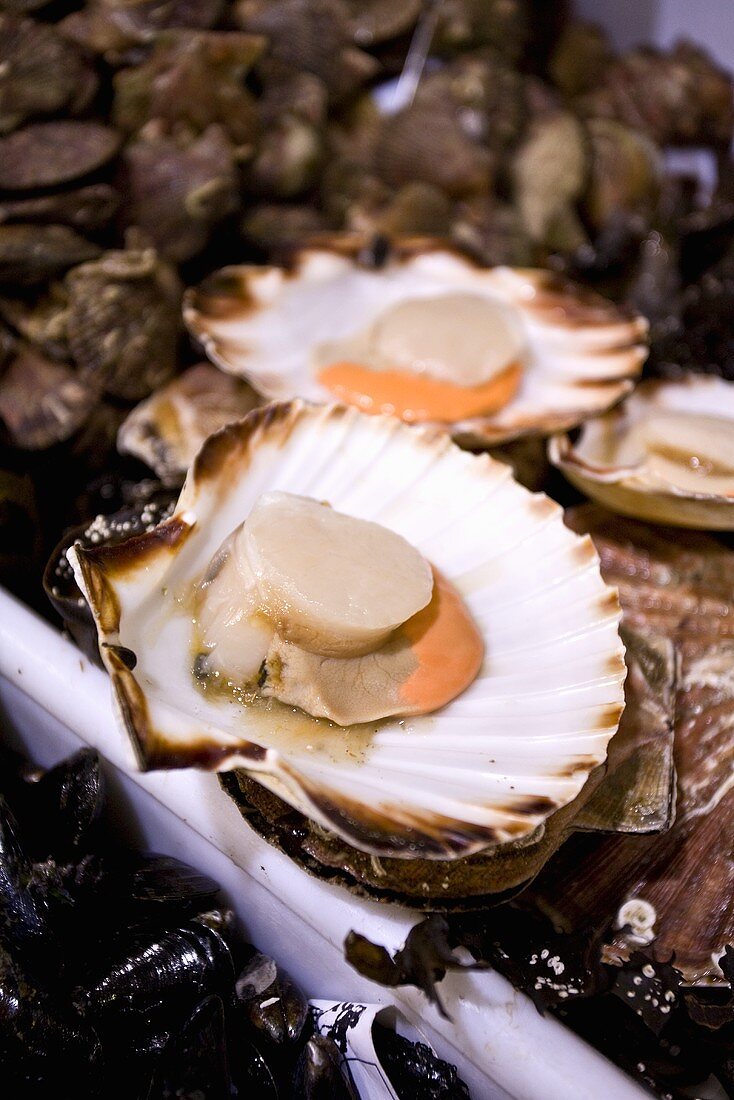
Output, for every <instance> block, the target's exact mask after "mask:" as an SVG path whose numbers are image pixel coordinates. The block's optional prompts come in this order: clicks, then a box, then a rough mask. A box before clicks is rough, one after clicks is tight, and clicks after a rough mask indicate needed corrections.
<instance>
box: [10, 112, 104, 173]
mask: <svg viewBox="0 0 734 1100" xmlns="http://www.w3.org/2000/svg"><path fill="white" fill-rule="evenodd" d="M119 146H120V135H119V134H118V133H116V132H115V130H112V129H110V127H108V126H102V125H101V124H100V123H99V122H72V121H68V120H66V121H59V122H37V123H35V124H33V125H31V126H26V127H25V128H24V129H22V130H16V131H15V133H13V134H9V135H8V136H7V137H4V138H2V139H0V187H2V188H5V189H6V190H8V191H25V190H30V189H31V188H34V187H55V186H58V185H59V184H62V183H68V182H69V181H70V180H75V179H79V178H80V177H81V176H86V175H89V174H90V173H91V172H94V171H96V170H97V168H101V166H102V165H103V164H106V163H107V161H109V160H111V159H112V157H114V155H115V153H116V152H117V150H118V148H119Z"/></svg>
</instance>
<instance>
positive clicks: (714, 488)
mask: <svg viewBox="0 0 734 1100" xmlns="http://www.w3.org/2000/svg"><path fill="white" fill-rule="evenodd" d="M549 454H550V458H551V461H552V462H554V463H555V464H556V466H558V467H559V468H560V469H561V470H563V472H564V474H565V475H566V477H567V478H568V479H569V481H571V482H572V483H573V484H574V485H575V486H577V488H579V489H581V491H582V492H584V493H586V495H587V496H589V497H591V498H592V499H593V500H597V501H599V503H600V504H604V505H606V507H608V508H613V509H614V510H615V511H618V512H623V513H625V514H626V515H630V516H636V517H638V518H639V519H648V520H652V521H653V522H654V523H672V524H676V525H678V526H680V527H698V528H702V529H704V530H723V531H731V530H734V384H733V383H731V382H725V381H723V379H721V378H701V377H697V376H695V375H693V376H689V377H687V378H685V379H682V380H680V381H670V382H665V381H660V380H649V381H646V382H642V383H640V385H639V386H638V387H637V389H636V390H635V392H634V393H633V394H632V395H631V397H630V398H629V399H628V400H627V401H625V403H624V405H622V406H621V407H620V408H618V409H614V410H612V411H611V412H610V413H607V414H606V416H602V417H599V418H598V419H597V420H593V421H589V422H587V423H586V424H585V425H584V426H583V428H582V429H581V433H580V435H579V438H578V439H577V440H576V442H575V443H574V442H572V441H571V439H570V437H569V436H568V435H563V436H556V437H554V438H553V439H552V440H551V441H550V444H549Z"/></svg>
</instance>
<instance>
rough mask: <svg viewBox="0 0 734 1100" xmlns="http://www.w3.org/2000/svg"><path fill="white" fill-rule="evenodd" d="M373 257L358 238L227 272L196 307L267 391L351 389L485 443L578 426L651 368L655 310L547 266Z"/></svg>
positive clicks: (206, 286) (206, 328) (431, 255)
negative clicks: (615, 298) (604, 294)
mask: <svg viewBox="0 0 734 1100" xmlns="http://www.w3.org/2000/svg"><path fill="white" fill-rule="evenodd" d="M368 253H369V250H367V253H365V251H364V250H363V249H362V250H360V247H359V244H358V242H351V243H350V242H349V240H348V239H347V240H346V241H338V242H335V243H334V244H333V246H332V247H329V246H328V242H327V243H325V244H322V245H318V246H314V247H313V248H311V249H305V250H303V251H301V252H299V253H298V254H297V255H296V256H295V257H294V258H293V259H292V261H291V262H290V263H289V265H288V266H287V267H286V266H280V267H278V266H270V267H263V266H254V265H252V266H242V267H232V268H225V269H224V270H223V271H221V272H219V273H217V274H215V275H212V276H210V277H209V278H208V279H207V280H206V281H205V282H204V283H203V284H202V285H201V286H200V287H199V288H198V289H197V290H195V291H192V292H189V294H188V296H187V302H186V305H185V308H184V316H185V318H186V321H187V324H188V326H189V329H190V331H191V333H192V334H193V335H194V336H195V337H196V338H197V339H198V340H199V341H200V342H201V343H202V345H203V346H204V348H205V350H206V351H207V354H208V355H209V356H210V357H211V358H212V359H213V360H214V362H216V363H217V364H218V365H219V366H220V367H222V369H223V370H226V371H230V372H232V373H234V374H239V375H241V376H243V377H245V378H246V379H247V380H248V381H249V382H250V383H251V384H252V385H253V386H254V388H255V389H256V390H257V391H258V392H259V393H261V394H262V395H263V396H264V397H265V398H267V399H268V400H290V399H291V398H294V397H303V398H305V399H307V400H312V401H320V402H324V401H326V400H330V399H333V398H334V397H336V398H337V399H338V400H340V401H345V402H347V403H348V404H353V405H355V406H356V407H358V408H360V409H362V410H363V411H366V412H372V413H380V412H382V413H388V414H393V415H397V416H400V417H401V418H402V419H403V420H406V421H408V422H425V421H434V422H435V421H439V422H441V423H444V424H446V426H447V427H448V428H449V430H450V431H451V432H452V434H453V435H454V436H455V437H456V438H458V439H459V440H460V441H462V442H464V443H468V444H470V445H472V446H475V447H481V446H487V445H489V444H496V443H502V442H504V441H506V440H510V439H513V438H516V437H518V436H522V435H525V434H532V433H541V434H548V433H550V432H552V431H558V430H561V429H563V428H571V427H574V426H575V425H577V424H579V423H581V421H583V420H585V419H586V418H588V417H590V416H593V415H595V414H598V413H600V412H604V411H605V410H607V409H609V408H610V407H611V406H612V405H614V404H616V403H617V402H618V401H619V400H620V399H621V398H622V397H624V395H625V394H627V393H629V392H630V390H631V389H632V386H633V384H634V380H635V378H636V377H637V376H638V375H639V373H640V371H641V369H642V364H643V362H644V360H645V357H646V354H647V352H646V348H645V345H644V339H645V335H646V332H647V323H646V321H645V320H644V319H643V318H642V317H640V316H638V315H637V314H635V313H634V312H628V311H625V310H622V309H620V308H618V307H617V306H614V305H612V303H610V302H607V301H605V300H604V299H603V298H601V297H600V296H598V295H595V294H593V293H591V292H590V291H588V290H582V288H581V287H579V286H574V285H572V284H570V283H566V282H564V281H563V280H560V279H558V278H556V277H554V276H553V275H551V274H550V273H549V272H547V271H536V270H525V269H511V268H505V267H497V268H482V267H480V266H478V265H477V264H475V263H472V262H471V261H470V260H469V259H468V258H466V257H463V256H461V255H459V254H456V253H452V252H451V251H449V250H446V249H445V248H444V249H442V248H440V247H437V246H431V244H430V242H422V243H421V242H417V243H415V245H411V244H410V243H409V242H406V243H404V244H399V245H398V246H397V247H396V248H394V249H393V250H392V251H391V250H390V249H389V247H388V250H387V253H386V254H385V255H382V256H379V257H378V256H372V257H371V258H370V257H369V254H368ZM457 331H458V332H461V334H462V338H461V341H457V340H456V333H457Z"/></svg>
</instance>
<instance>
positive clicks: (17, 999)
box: [0, 949, 101, 1100]
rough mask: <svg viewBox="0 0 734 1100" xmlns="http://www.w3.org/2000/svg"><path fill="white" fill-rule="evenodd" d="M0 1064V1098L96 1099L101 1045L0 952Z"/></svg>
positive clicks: (75, 1016)
mask: <svg viewBox="0 0 734 1100" xmlns="http://www.w3.org/2000/svg"><path fill="white" fill-rule="evenodd" d="M0 1066H2V1079H3V1096H7V1097H8V1098H10V1097H12V1100H46V1098H48V1100H51V1098H52V1097H53V1098H56V1097H59V1096H63V1095H67V1096H68V1095H70V1093H69V1087H70V1082H73V1092H72V1093H71V1095H73V1096H75V1097H77V1098H79V1100H82V1098H86V1097H91V1096H93V1095H97V1093H96V1088H95V1083H96V1079H97V1077H98V1074H99V1071H100V1068H101V1052H100V1046H99V1041H98V1039H97V1036H96V1035H95V1033H94V1031H93V1030H92V1029H91V1028H89V1027H88V1026H87V1025H86V1024H85V1023H84V1021H83V1020H82V1019H81V1018H80V1017H79V1015H78V1014H77V1013H75V1012H74V1010H73V1009H72V1008H71V1007H70V1006H68V1005H63V1004H62V1003H61V1002H60V1001H59V1000H52V999H51V998H50V997H49V996H48V995H47V994H45V993H44V992H43V991H41V990H40V989H37V988H36V987H35V986H34V985H33V984H32V983H30V982H29V981H28V978H27V976H26V975H25V974H24V973H23V971H22V970H21V969H20V967H19V966H18V965H17V963H15V962H14V961H13V959H12V958H11V956H10V955H8V954H6V953H5V952H3V951H2V949H0Z"/></svg>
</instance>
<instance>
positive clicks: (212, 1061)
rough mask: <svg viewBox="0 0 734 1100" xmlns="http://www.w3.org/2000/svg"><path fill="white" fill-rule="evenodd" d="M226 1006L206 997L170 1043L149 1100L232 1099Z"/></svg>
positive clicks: (159, 1066)
mask: <svg viewBox="0 0 734 1100" xmlns="http://www.w3.org/2000/svg"><path fill="white" fill-rule="evenodd" d="M233 1095H236V1093H234V1092H233V1084H232V1078H231V1075H230V1070H229V1065H228V1058H227V1040H226V1032H225V1019H224V1006H223V1004H222V1000H221V998H220V997H217V996H209V997H205V998H204V1000H203V1001H201V1002H200V1003H199V1004H198V1005H197V1006H196V1008H195V1009H194V1011H193V1012H192V1013H191V1016H190V1017H189V1018H188V1020H186V1022H185V1023H184V1024H183V1026H182V1027H181V1028H180V1030H178V1031H175V1032H174V1033H173V1034H172V1035H171V1038H170V1039H169V1040H168V1043H167V1044H166V1047H165V1050H164V1051H163V1053H162V1055H161V1058H160V1061H159V1064H158V1068H157V1069H156V1072H155V1074H154V1077H153V1080H152V1081H151V1084H150V1089H149V1091H148V1100H175V1098H176V1097H191V1098H192V1100H193V1097H195V1096H196V1097H201V1098H202V1100H231V1097H232V1096H233Z"/></svg>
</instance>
